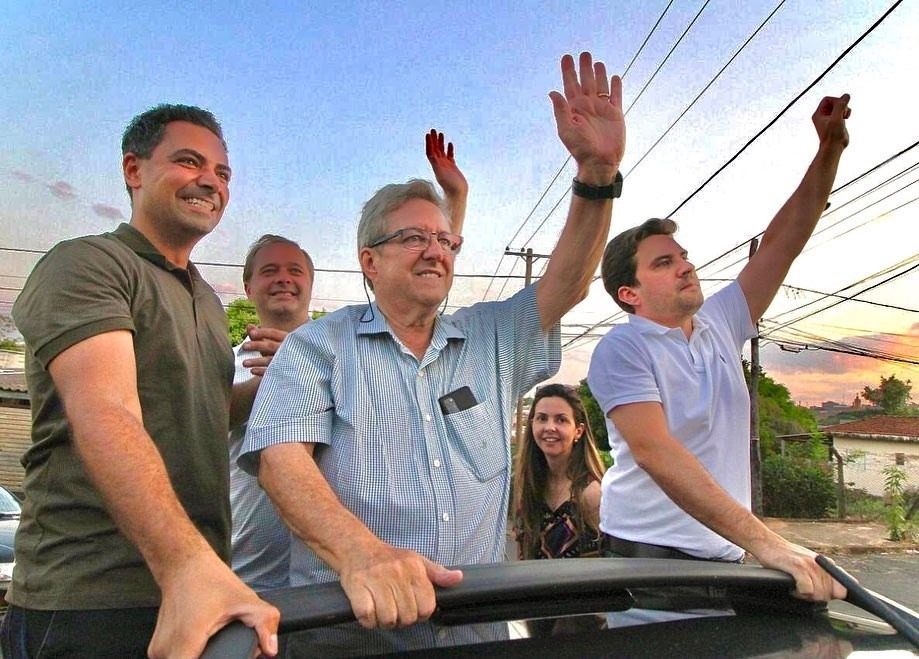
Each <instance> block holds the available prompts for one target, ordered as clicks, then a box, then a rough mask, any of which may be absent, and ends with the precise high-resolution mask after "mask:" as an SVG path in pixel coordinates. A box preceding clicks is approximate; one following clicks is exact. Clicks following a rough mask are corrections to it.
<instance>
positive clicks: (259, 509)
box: [230, 336, 291, 590]
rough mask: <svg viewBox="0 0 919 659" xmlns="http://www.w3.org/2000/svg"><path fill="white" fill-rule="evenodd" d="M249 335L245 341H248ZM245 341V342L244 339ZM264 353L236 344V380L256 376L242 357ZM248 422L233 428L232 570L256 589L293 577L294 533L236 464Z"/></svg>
mask: <svg viewBox="0 0 919 659" xmlns="http://www.w3.org/2000/svg"><path fill="white" fill-rule="evenodd" d="M248 340H249V337H248V336H247V337H246V339H245V341H248ZM245 341H244V342H243V343H245ZM255 357H261V354H260V353H258V352H255V351H253V350H243V349H242V346H241V345H240V346H237V347H236V374H235V376H234V377H233V384H240V383H243V382H246V381H247V380H249V379H251V378H252V377H254V376H253V375H252V371H251V370H250V369H248V368H246V367H245V366H243V361H244V360H246V359H252V358H255ZM245 435H246V426H245V424H244V425H242V426H240V427H238V428H234V429H233V430H231V431H230V510H231V511H232V513H233V536H232V546H233V561H232V566H233V571H234V572H235V573H236V574H237V576H239V578H240V579H242V580H243V581H244V582H245V583H246V584H247V585H248V586H249V587H251V588H252V589H253V590H268V589H270V588H283V587H284V586H286V585H287V584H288V579H289V578H290V541H291V533H290V530H289V529H288V528H287V525H286V524H284V522H283V521H282V520H281V518H280V517H279V516H278V513H277V511H276V510H275V508H274V505H273V504H272V503H271V500H270V499H269V498H268V495H267V494H266V493H265V491H264V490H263V489H262V488H261V486H260V485H259V484H258V479H257V478H255V477H254V476H250V475H249V474H247V473H246V472H245V471H243V470H242V469H240V468H239V466H238V465H237V459H238V458H239V454H240V451H241V450H242V447H243V439H244V438H245Z"/></svg>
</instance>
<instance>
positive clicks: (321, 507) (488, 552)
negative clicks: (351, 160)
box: [240, 53, 625, 627]
mask: <svg viewBox="0 0 919 659" xmlns="http://www.w3.org/2000/svg"><path fill="white" fill-rule="evenodd" d="M579 68H580V75H579V74H578V72H577V71H576V69H575V64H574V60H573V59H572V58H571V57H570V56H568V55H566V56H565V57H563V58H562V62H561V69H562V80H563V83H564V94H561V93H558V92H552V93H551V94H550V97H551V99H552V105H553V108H554V111H555V118H556V123H557V127H558V134H559V137H560V138H561V140H562V143H563V144H564V145H565V147H566V148H567V149H568V151H569V152H570V153H571V155H572V158H573V159H574V161H575V163H576V164H577V178H576V179H575V182H574V184H573V185H572V192H573V193H574V195H573V196H572V200H571V206H570V210H569V213H568V219H567V221H566V224H565V227H564V229H563V231H562V234H561V237H560V238H559V241H558V244H557V246H556V248H555V251H554V252H553V255H552V258H551V259H550V261H549V264H548V266H547V268H546V272H545V274H544V276H543V277H542V278H541V279H540V280H539V281H538V282H537V283H536V284H534V285H532V286H529V287H527V288H525V289H523V290H522V291H520V292H518V293H517V294H516V295H514V296H513V297H511V298H510V299H508V300H503V301H500V302H489V303H483V304H476V305H474V306H472V307H469V308H466V309H460V310H459V311H458V312H456V313H455V314H452V315H441V307H442V305H443V304H444V301H445V299H446V297H447V294H448V293H449V291H450V287H451V284H452V282H453V268H454V264H455V261H456V259H457V257H458V255H459V252H460V248H461V247H462V244H463V239H462V237H461V236H460V235H458V234H459V230H458V228H456V227H454V226H451V224H450V222H449V219H448V218H449V215H448V212H447V209H446V208H445V206H444V203H443V201H442V200H441V198H440V197H439V195H438V194H437V192H436V190H435V189H434V187H433V186H432V185H431V184H430V183H428V182H426V181H420V180H412V181H409V182H407V183H405V184H393V185H387V186H385V187H384V188H382V189H381V190H379V191H378V192H377V193H376V194H375V195H374V196H373V197H372V198H371V199H370V201H368V202H367V203H366V205H365V206H364V210H363V214H362V216H361V220H360V225H359V227H358V252H359V259H360V264H361V270H362V271H363V274H364V278H365V282H366V283H367V284H368V285H369V286H370V287H371V288H372V289H373V292H374V295H375V298H376V299H375V301H374V302H372V303H370V304H367V305H355V306H351V307H346V308H344V309H340V310H339V311H337V312H335V313H333V314H330V315H328V316H326V317H324V318H323V319H322V321H321V322H316V323H309V324H308V325H305V326H303V327H301V328H300V329H298V330H297V331H295V332H293V333H292V334H290V335H289V336H288V338H287V339H286V341H285V343H284V345H283V346H282V348H281V350H280V351H279V353H278V355H277V356H276V357H275V359H274V361H273V362H272V364H271V367H270V368H269V370H268V373H267V374H266V376H265V380H264V382H263V383H262V387H261V389H260V392H259V396H258V398H257V400H256V403H255V407H254V410H253V414H252V417H251V419H250V424H249V430H248V434H247V437H246V445H245V447H244V449H243V453H244V455H243V456H242V458H241V459H240V465H241V466H243V467H244V468H247V469H249V470H251V471H252V472H254V473H257V474H258V478H259V482H260V483H261V485H262V486H263V487H264V489H265V490H266V491H267V492H268V494H269V496H270V497H271V499H272V500H273V502H274V504H275V506H276V507H277V508H278V510H279V511H280V513H281V516H282V518H283V519H284V520H285V522H287V524H288V526H290V528H291V530H292V531H293V533H294V535H295V536H296V537H297V538H298V539H299V542H295V543H294V544H295V546H294V547H293V549H292V554H291V585H300V584H305V583H319V582H326V581H331V580H334V579H336V578H340V579H341V584H342V587H343V588H344V590H345V592H346V593H347V595H348V597H349V599H350V601H351V605H352V607H353V609H354V612H355V615H356V617H357V619H358V620H359V621H360V622H361V624H363V625H364V626H367V627H374V626H380V627H395V626H403V625H409V624H412V623H414V622H416V621H417V620H424V619H426V618H428V617H429V616H430V615H431V613H432V612H433V610H434V607H435V598H434V588H433V586H434V585H438V586H450V585H454V584H456V583H458V582H459V581H460V580H461V579H462V573H461V572H459V571H457V570H450V569H447V568H445V567H443V566H444V565H464V564H473V563H484V562H494V561H499V560H501V559H502V557H503V554H504V541H505V525H506V519H507V506H508V486H509V474H510V452H509V441H510V427H511V413H512V408H513V406H514V402H515V401H516V399H517V397H518V396H519V395H520V394H521V393H523V392H526V391H527V390H529V389H530V388H531V387H533V386H534V385H535V384H536V383H538V382H540V381H541V380H544V379H545V378H547V377H550V376H551V375H553V374H554V373H555V372H556V371H557V370H558V368H559V365H560V361H561V346H560V335H559V325H558V323H559V321H560V320H561V318H562V316H563V315H564V314H565V313H566V312H567V311H568V310H569V309H571V308H572V307H573V306H574V305H575V304H576V303H577V302H579V301H580V300H582V299H583V298H584V297H585V296H586V294H587V290H588V287H589V285H590V282H591V279H592V277H593V274H594V271H595V270H596V267H597V264H598V262H599V259H600V255H601V253H602V251H603V246H604V244H605V242H606V237H607V234H608V232H609V226H610V217H611V214H612V205H613V198H614V197H617V196H618V194H619V191H620V190H621V177H620V176H619V175H618V169H619V163H620V161H621V159H622V156H623V152H624V149H625V122H624V120H623V115H622V109H621V106H622V102H621V99H622V87H621V82H620V80H619V78H618V77H613V78H612V79H610V78H608V77H607V75H606V68H605V66H604V65H603V64H602V63H600V62H597V63H594V62H593V61H592V59H591V56H590V54H589V53H582V54H581V57H580V67H579Z"/></svg>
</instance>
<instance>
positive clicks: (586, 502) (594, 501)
mask: <svg viewBox="0 0 919 659" xmlns="http://www.w3.org/2000/svg"><path fill="white" fill-rule="evenodd" d="M600 492H601V488H600V481H594V480H592V481H590V483H588V484H587V487H585V488H584V491H583V492H581V500H580V501H579V502H578V503H579V504H580V505H581V507H582V508H587V509H592V508H596V509H599V507H600Z"/></svg>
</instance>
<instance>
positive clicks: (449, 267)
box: [360, 199, 455, 311]
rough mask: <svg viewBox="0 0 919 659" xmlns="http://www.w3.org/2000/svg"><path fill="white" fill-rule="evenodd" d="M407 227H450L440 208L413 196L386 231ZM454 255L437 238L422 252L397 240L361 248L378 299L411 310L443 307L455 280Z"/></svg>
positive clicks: (391, 218)
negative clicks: (410, 248)
mask: <svg viewBox="0 0 919 659" xmlns="http://www.w3.org/2000/svg"><path fill="white" fill-rule="evenodd" d="M406 227H416V228H419V229H422V230H424V231H428V232H437V231H449V230H450V224H449V223H448V222H447V219H446V218H445V217H444V214H443V213H442V212H441V210H440V209H439V208H438V207H437V206H436V205H435V204H432V203H431V202H429V201H426V200H424V199H410V200H409V201H407V202H405V203H404V204H402V205H401V206H399V207H398V208H397V209H396V210H394V211H392V212H391V213H390V214H389V216H388V217H387V231H386V232H387V233H390V232H393V231H396V230H398V229H404V228H406ZM454 259H455V255H453V254H452V253H450V252H448V251H445V250H444V248H443V247H441V246H440V245H439V244H438V242H437V241H436V240H432V241H431V244H430V245H428V247H427V249H425V250H424V251H422V252H413V251H411V250H408V249H405V248H404V247H402V245H400V244H399V241H398V240H391V241H389V242H385V243H383V244H382V245H378V246H376V247H364V248H362V249H361V251H360V260H361V268H362V270H363V272H364V275H365V276H366V277H367V278H368V279H369V280H370V281H371V282H373V291H374V293H375V294H376V297H377V301H378V302H379V303H380V304H381V305H384V306H388V307H390V308H392V307H396V306H398V307H403V308H407V309H410V310H412V311H414V310H417V309H421V310H431V309H433V310H435V311H436V310H437V309H438V308H439V307H440V304H441V303H442V302H443V301H444V299H445V298H446V297H447V293H449V292H450V286H451V285H452V284H453V262H454Z"/></svg>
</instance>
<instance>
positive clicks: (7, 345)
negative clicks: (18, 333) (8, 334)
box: [0, 339, 26, 352]
mask: <svg viewBox="0 0 919 659" xmlns="http://www.w3.org/2000/svg"><path fill="white" fill-rule="evenodd" d="M0 350H9V351H11V352H25V350H26V347H25V345H23V344H22V343H17V342H16V341H15V340H14V339H0Z"/></svg>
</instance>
